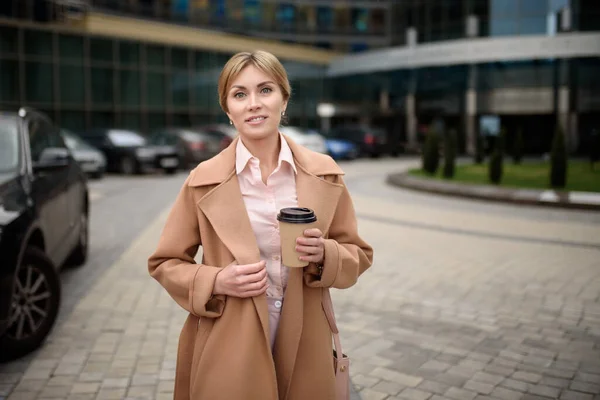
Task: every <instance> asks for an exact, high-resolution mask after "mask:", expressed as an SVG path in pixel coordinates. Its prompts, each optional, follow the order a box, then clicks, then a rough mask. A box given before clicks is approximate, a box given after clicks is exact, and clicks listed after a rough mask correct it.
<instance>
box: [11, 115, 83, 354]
mask: <svg viewBox="0 0 600 400" xmlns="http://www.w3.org/2000/svg"><path fill="white" fill-rule="evenodd" d="M88 215H89V201H88V189H87V182H86V178H85V175H84V173H83V172H82V171H81V169H80V167H79V165H78V164H77V162H76V161H75V160H74V159H73V157H72V155H71V153H70V152H69V150H68V148H67V147H66V145H65V143H64V141H63V139H62V137H61V135H60V131H59V129H58V128H57V127H56V126H54V125H53V124H52V122H51V121H50V120H49V119H48V118H47V117H46V116H44V115H43V114H41V113H39V112H36V111H34V110H31V109H27V108H21V109H20V110H18V111H17V112H4V111H1V110H0V260H1V263H0V361H5V360H10V359H14V358H17V357H20V356H22V355H25V354H27V353H29V352H31V351H32V350H34V349H36V348H37V347H38V346H39V345H40V344H41V343H42V342H43V340H44V338H45V337H46V336H47V335H48V333H49V332H50V329H51V328H52V325H53V324H54V321H55V320H56V316H57V314H58V308H59V305H60V278H59V268H60V267H61V266H63V265H65V264H72V265H82V264H84V263H85V260H86V257H87V252H88Z"/></svg>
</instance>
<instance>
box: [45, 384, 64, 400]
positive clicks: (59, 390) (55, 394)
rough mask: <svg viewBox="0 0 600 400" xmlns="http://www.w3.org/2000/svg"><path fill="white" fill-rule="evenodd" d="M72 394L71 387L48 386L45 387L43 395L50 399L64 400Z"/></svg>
mask: <svg viewBox="0 0 600 400" xmlns="http://www.w3.org/2000/svg"><path fill="white" fill-rule="evenodd" d="M70 393H71V386H70V385H69V386H46V387H44V389H43V391H42V394H43V396H44V397H48V398H58V399H64V398H67V397H68V396H69V394H70Z"/></svg>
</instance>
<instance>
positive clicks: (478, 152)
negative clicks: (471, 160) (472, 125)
mask: <svg viewBox="0 0 600 400" xmlns="http://www.w3.org/2000/svg"><path fill="white" fill-rule="evenodd" d="M483 159H484V154H483V136H482V135H481V133H480V132H475V164H481V163H482V162H483Z"/></svg>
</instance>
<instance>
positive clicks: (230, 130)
mask: <svg viewBox="0 0 600 400" xmlns="http://www.w3.org/2000/svg"><path fill="white" fill-rule="evenodd" d="M199 128H200V129H203V130H206V131H209V132H219V133H222V134H223V135H226V136H229V137H230V138H231V139H232V140H233V139H235V138H236V137H237V136H238V132H237V130H236V129H235V128H234V127H233V125H227V124H210V125H202V126H200V127H199Z"/></svg>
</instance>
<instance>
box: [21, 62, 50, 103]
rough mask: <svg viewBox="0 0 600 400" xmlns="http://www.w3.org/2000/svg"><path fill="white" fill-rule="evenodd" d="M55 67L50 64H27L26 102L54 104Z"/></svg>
mask: <svg viewBox="0 0 600 400" xmlns="http://www.w3.org/2000/svg"><path fill="white" fill-rule="evenodd" d="M52 69H53V65H52V63H49V62H27V63H26V64H25V74H26V76H27V79H25V100H26V101H28V102H31V103H52V101H53V100H54V86H53V81H54V79H53V77H52Z"/></svg>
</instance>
